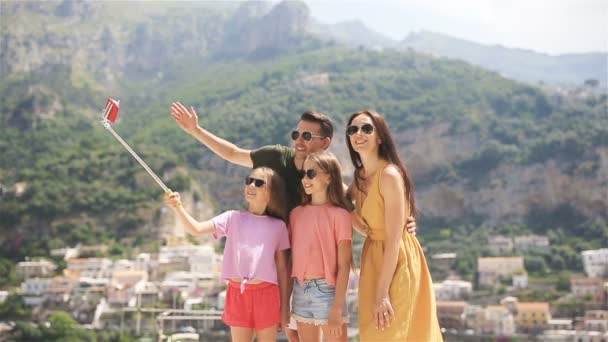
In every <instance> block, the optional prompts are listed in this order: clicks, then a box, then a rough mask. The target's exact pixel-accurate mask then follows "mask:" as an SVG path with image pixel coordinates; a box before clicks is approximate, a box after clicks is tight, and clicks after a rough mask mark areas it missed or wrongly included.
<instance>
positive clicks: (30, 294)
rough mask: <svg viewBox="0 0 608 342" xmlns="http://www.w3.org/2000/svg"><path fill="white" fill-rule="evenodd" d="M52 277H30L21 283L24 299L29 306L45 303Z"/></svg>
mask: <svg viewBox="0 0 608 342" xmlns="http://www.w3.org/2000/svg"><path fill="white" fill-rule="evenodd" d="M50 284H51V278H29V279H27V280H26V281H24V282H22V283H21V294H22V296H23V301H24V302H25V304H26V305H29V306H40V305H42V303H44V295H45V294H46V292H47V290H48V288H49V285H50Z"/></svg>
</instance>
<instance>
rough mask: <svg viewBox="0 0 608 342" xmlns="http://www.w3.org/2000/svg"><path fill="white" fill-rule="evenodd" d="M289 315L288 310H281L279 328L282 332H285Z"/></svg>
mask: <svg viewBox="0 0 608 342" xmlns="http://www.w3.org/2000/svg"><path fill="white" fill-rule="evenodd" d="M289 321H290V315H289V308H286V309H283V308H281V326H280V327H279V329H280V330H282V331H287V329H289V328H287V326H289Z"/></svg>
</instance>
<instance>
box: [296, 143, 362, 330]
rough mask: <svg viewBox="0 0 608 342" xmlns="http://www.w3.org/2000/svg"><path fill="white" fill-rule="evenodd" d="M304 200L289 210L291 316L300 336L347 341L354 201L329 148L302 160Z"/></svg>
mask: <svg viewBox="0 0 608 342" xmlns="http://www.w3.org/2000/svg"><path fill="white" fill-rule="evenodd" d="M302 185H303V186H304V191H305V193H306V196H305V199H304V205H302V206H299V207H297V208H295V209H294V210H292V211H291V215H290V219H289V221H290V229H291V241H292V273H291V276H292V277H293V278H294V279H293V292H292V303H291V305H292V311H291V312H292V317H293V318H294V319H295V320H296V322H297V325H298V335H299V337H300V341H320V340H321V332H323V336H325V338H326V340H327V341H347V335H346V324H344V323H346V322H348V317H347V314H346V310H345V306H346V305H345V304H346V290H347V287H348V275H349V271H350V266H351V250H352V241H351V240H352V224H351V215H350V210H352V203H350V202H349V201H347V200H346V198H345V195H344V188H343V187H342V176H341V171H340V165H339V164H338V160H337V159H336V157H334V155H333V154H331V153H329V152H319V153H313V154H311V155H309V156H308V157H307V158H306V160H305V161H304V169H303V170H302Z"/></svg>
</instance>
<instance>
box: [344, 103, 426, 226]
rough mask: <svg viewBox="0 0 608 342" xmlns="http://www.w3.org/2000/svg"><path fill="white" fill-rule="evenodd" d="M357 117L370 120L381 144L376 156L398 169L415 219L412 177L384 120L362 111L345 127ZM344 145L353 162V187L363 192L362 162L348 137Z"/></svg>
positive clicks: (371, 111)
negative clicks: (365, 117) (364, 117)
mask: <svg viewBox="0 0 608 342" xmlns="http://www.w3.org/2000/svg"><path fill="white" fill-rule="evenodd" d="M359 115H367V116H368V117H369V118H370V119H372V122H373V123H374V128H375V130H376V134H377V135H378V138H380V141H381V142H382V143H381V144H380V147H379V149H378V156H379V157H380V159H384V160H387V161H388V162H389V163H391V164H393V165H395V167H397V169H399V173H400V174H401V177H402V178H403V183H404V184H405V199H406V200H407V202H408V205H409V209H410V213H411V215H412V216H414V217H416V214H417V209H416V200H415V199H414V182H413V181H412V177H411V176H410V174H409V172H408V171H407V168H406V167H405V163H404V162H402V161H401V158H400V157H399V153H397V148H396V147H395V142H394V140H393V136H392V135H391V132H390V129H389V128H388V124H387V123H386V120H384V117H383V116H382V115H380V114H379V113H377V112H375V111H373V110H364V111H360V112H356V113H354V114H353V115H351V116H350V119H348V124H347V127H348V126H350V125H351V124H352V122H353V120H354V119H355V118H356V117H357V116H359ZM346 145H347V146H348V152H349V153H350V160H351V161H352V162H353V166H354V167H355V177H354V178H355V185H356V186H357V189H358V190H359V191H361V192H363V188H362V186H361V182H362V181H363V176H362V175H361V173H362V171H363V162H362V161H361V156H360V155H359V153H357V152H356V151H355V149H354V148H353V146H352V144H351V143H350V138H349V137H348V136H346Z"/></svg>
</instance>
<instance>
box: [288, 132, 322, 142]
mask: <svg viewBox="0 0 608 342" xmlns="http://www.w3.org/2000/svg"><path fill="white" fill-rule="evenodd" d="M300 134H302V139H304V140H305V141H311V140H312V138H321V139H323V138H325V137H324V136H322V135H314V134H312V132H308V131H306V132H302V133H300V132H298V131H293V132H291V140H293V141H296V140H298V138H299V137H300Z"/></svg>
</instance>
